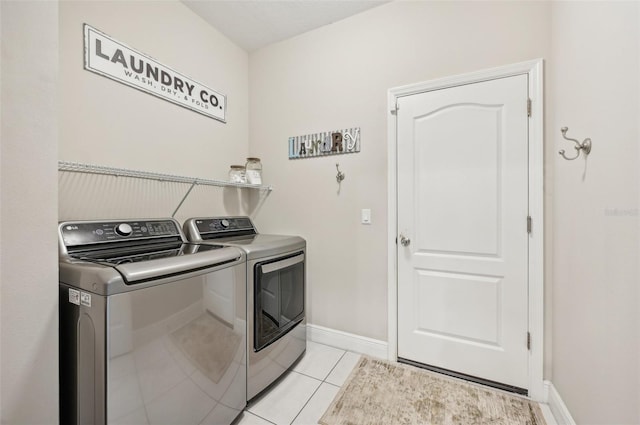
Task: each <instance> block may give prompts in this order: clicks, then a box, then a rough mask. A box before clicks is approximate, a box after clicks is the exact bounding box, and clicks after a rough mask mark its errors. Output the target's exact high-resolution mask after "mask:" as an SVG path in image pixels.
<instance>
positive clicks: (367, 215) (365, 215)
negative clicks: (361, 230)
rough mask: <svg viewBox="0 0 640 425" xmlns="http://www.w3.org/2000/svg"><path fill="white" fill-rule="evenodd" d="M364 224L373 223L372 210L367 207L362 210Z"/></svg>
mask: <svg viewBox="0 0 640 425" xmlns="http://www.w3.org/2000/svg"><path fill="white" fill-rule="evenodd" d="M361 221H362V224H371V210H370V209H368V208H366V209H363V210H362V220H361Z"/></svg>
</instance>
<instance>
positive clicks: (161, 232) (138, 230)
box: [60, 220, 181, 246]
mask: <svg viewBox="0 0 640 425" xmlns="http://www.w3.org/2000/svg"><path fill="white" fill-rule="evenodd" d="M60 234H61V235H62V240H63V241H64V244H65V246H76V245H90V244H95V243H102V242H116V241H121V240H128V239H153V238H157V237H166V236H181V233H180V229H179V227H178V225H177V224H176V222H175V221H173V220H138V221H91V222H87V221H78V222H66V223H62V224H61V225H60Z"/></svg>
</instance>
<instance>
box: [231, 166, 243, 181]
mask: <svg viewBox="0 0 640 425" xmlns="http://www.w3.org/2000/svg"><path fill="white" fill-rule="evenodd" d="M229 182H231V183H246V182H247V178H246V175H245V169H244V165H232V166H231V167H229Z"/></svg>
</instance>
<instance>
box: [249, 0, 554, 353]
mask: <svg viewBox="0 0 640 425" xmlns="http://www.w3.org/2000/svg"><path fill="white" fill-rule="evenodd" d="M549 25H550V5H549V3H544V2H532V3H522V2H480V3H477V2H472V3H466V2H464V3H456V2H392V3H389V4H386V5H383V6H381V7H378V8H375V9H372V10H370V11H368V12H365V13H362V14H359V15H356V16H354V17H351V18H349V19H346V20H344V21H340V22H337V23H335V24H332V25H329V26H325V27H323V28H320V29H318V30H315V31H312V32H309V33H306V34H303V35H301V36H299V37H296V38H294V39H291V40H288V41H284V42H281V43H278V44H275V45H272V46H269V47H266V48H264V49H262V50H259V51H257V52H255V53H252V54H251V56H250V98H251V102H250V104H251V110H250V115H251V127H250V148H251V151H252V153H253V154H255V155H258V156H260V157H262V158H263V162H264V164H265V165H264V176H265V179H266V180H267V181H268V182H270V183H272V184H273V185H274V186H275V191H274V193H273V194H272V195H271V197H272V199H270V200H269V202H267V203H265V205H264V207H263V208H262V210H261V211H260V213H259V214H257V216H256V221H257V223H258V224H259V225H260V226H261V227H260V228H261V230H262V231H268V232H285V233H298V234H301V235H302V236H304V237H305V238H306V239H307V242H308V253H309V256H308V264H309V267H308V284H309V290H308V295H309V296H308V301H307V303H308V307H309V315H308V317H309V322H310V323H312V324H315V325H320V326H326V327H329V328H333V329H338V330H341V331H346V332H350V333H353V334H357V335H363V336H366V337H371V338H375V339H379V340H383V341H386V339H387V243H388V242H391V241H388V240H387V115H388V111H387V107H386V95H387V90H388V89H389V88H392V87H396V86H400V85H404V84H409V83H414V82H419V81H426V80H429V79H433V78H437V77H443V76H449V75H454V74H459V73H465V72H471V71H476V70H481V69H485V68H490V67H496V66H500V65H507V64H511V63H516V62H521V61H525V60H530V59H536V58H540V57H548V56H549V55H550V38H549V34H550V31H549V30H550V26H549ZM348 127H361V128H362V144H361V146H362V148H361V152H360V153H357V154H350V155H342V156H334V157H325V158H317V159H302V160H296V161H290V160H288V157H287V138H288V137H289V136H296V135H302V134H308V133H315V132H320V131H327V130H334V129H341V128H348ZM336 162H339V163H340V169H341V170H342V171H344V173H345V174H346V179H345V180H344V182H343V183H342V187H341V190H340V192H339V193H338V185H337V183H336V179H335V175H336V168H335V163H336ZM362 208H370V209H371V210H372V221H373V223H372V224H371V225H361V224H360V210H361V209H362Z"/></svg>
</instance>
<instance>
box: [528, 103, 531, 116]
mask: <svg viewBox="0 0 640 425" xmlns="http://www.w3.org/2000/svg"><path fill="white" fill-rule="evenodd" d="M527 116H528V117H530V116H531V99H527Z"/></svg>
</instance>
